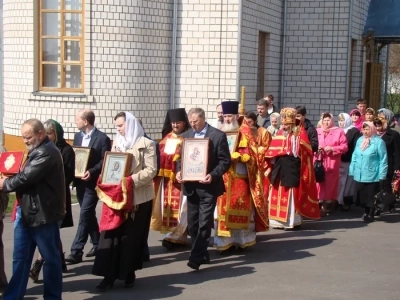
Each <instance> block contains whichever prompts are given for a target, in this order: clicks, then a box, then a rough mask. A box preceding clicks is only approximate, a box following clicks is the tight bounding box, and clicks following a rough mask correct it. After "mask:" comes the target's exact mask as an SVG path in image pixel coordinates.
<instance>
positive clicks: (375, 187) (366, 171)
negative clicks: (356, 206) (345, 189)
mask: <svg viewBox="0 0 400 300" xmlns="http://www.w3.org/2000/svg"><path fill="white" fill-rule="evenodd" d="M362 131H363V136H362V137H360V138H359V139H358V141H357V144H356V148H355V149H354V152H353V156H352V158H351V163H350V169H349V175H350V176H353V178H354V181H355V182H356V183H355V184H356V189H355V194H354V198H355V202H356V203H360V204H361V206H362V207H364V214H363V215H362V219H363V220H364V222H371V221H373V220H374V213H375V199H374V196H375V195H376V194H377V193H378V192H379V189H380V185H381V186H382V183H383V182H384V180H385V179H386V176H387V171H388V162H387V151H386V146H385V142H384V141H383V140H382V139H381V138H380V137H379V136H377V135H376V128H375V126H374V124H373V123H372V122H364V123H363V125H362Z"/></svg>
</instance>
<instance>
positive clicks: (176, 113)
mask: <svg viewBox="0 0 400 300" xmlns="http://www.w3.org/2000/svg"><path fill="white" fill-rule="evenodd" d="M179 121H182V122H185V123H186V124H185V131H186V130H188V129H189V120H188V117H187V114H186V110H185V109H184V108H176V109H169V110H168V112H167V115H166V116H165V121H164V126H163V129H162V131H161V136H162V138H164V137H165V136H166V135H167V134H168V133H170V132H171V131H172V124H171V123H172V122H179Z"/></svg>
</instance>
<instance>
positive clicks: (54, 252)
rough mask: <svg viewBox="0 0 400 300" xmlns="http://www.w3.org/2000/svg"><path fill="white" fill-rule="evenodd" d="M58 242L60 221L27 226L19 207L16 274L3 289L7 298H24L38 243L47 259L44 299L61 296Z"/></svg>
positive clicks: (16, 231) (16, 233)
mask: <svg viewBox="0 0 400 300" xmlns="http://www.w3.org/2000/svg"><path fill="white" fill-rule="evenodd" d="M59 243H60V229H59V227H58V223H57V222H53V223H49V224H44V225H40V226H37V227H28V226H26V225H24V224H23V222H22V219H21V209H20V207H18V208H17V218H16V220H15V224H14V253H13V276H12V277H11V279H10V282H9V283H8V287H7V289H6V290H5V292H4V295H3V299H4V300H20V299H21V300H22V299H24V295H25V292H26V286H27V284H28V278H29V271H30V267H31V263H32V259H33V254H34V253H35V248H36V246H37V247H38V249H39V252H40V254H41V255H42V257H43V259H44V261H45V263H44V265H43V289H44V293H43V298H44V299H45V300H50V299H51V300H53V299H54V300H60V299H61V294H62V272H61V258H60V251H59Z"/></svg>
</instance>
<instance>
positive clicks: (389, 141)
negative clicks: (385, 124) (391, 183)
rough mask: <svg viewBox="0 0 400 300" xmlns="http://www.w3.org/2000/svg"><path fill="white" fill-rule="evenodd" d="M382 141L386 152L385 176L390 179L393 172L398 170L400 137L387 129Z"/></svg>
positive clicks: (395, 132) (399, 163) (399, 165)
mask: <svg viewBox="0 0 400 300" xmlns="http://www.w3.org/2000/svg"><path fill="white" fill-rule="evenodd" d="M382 140H383V141H384V142H385V144H386V150H387V158H388V172H387V175H388V177H392V176H393V173H394V171H396V170H400V135H399V133H398V132H397V131H395V130H393V129H389V128H388V129H387V130H386V132H385V134H384V135H383V136H382ZM389 180H391V178H390V179H389Z"/></svg>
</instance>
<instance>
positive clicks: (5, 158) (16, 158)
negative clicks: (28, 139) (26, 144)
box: [0, 151, 24, 175]
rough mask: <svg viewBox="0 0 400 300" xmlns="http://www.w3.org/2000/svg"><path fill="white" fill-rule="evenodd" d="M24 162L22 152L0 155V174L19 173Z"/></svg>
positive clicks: (9, 152) (7, 152)
mask: <svg viewBox="0 0 400 300" xmlns="http://www.w3.org/2000/svg"><path fill="white" fill-rule="evenodd" d="M23 160H24V152H23V151H6V152H3V153H1V154H0V173H1V174H3V175H15V174H17V173H18V172H19V170H20V168H21V165H22V162H23Z"/></svg>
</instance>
